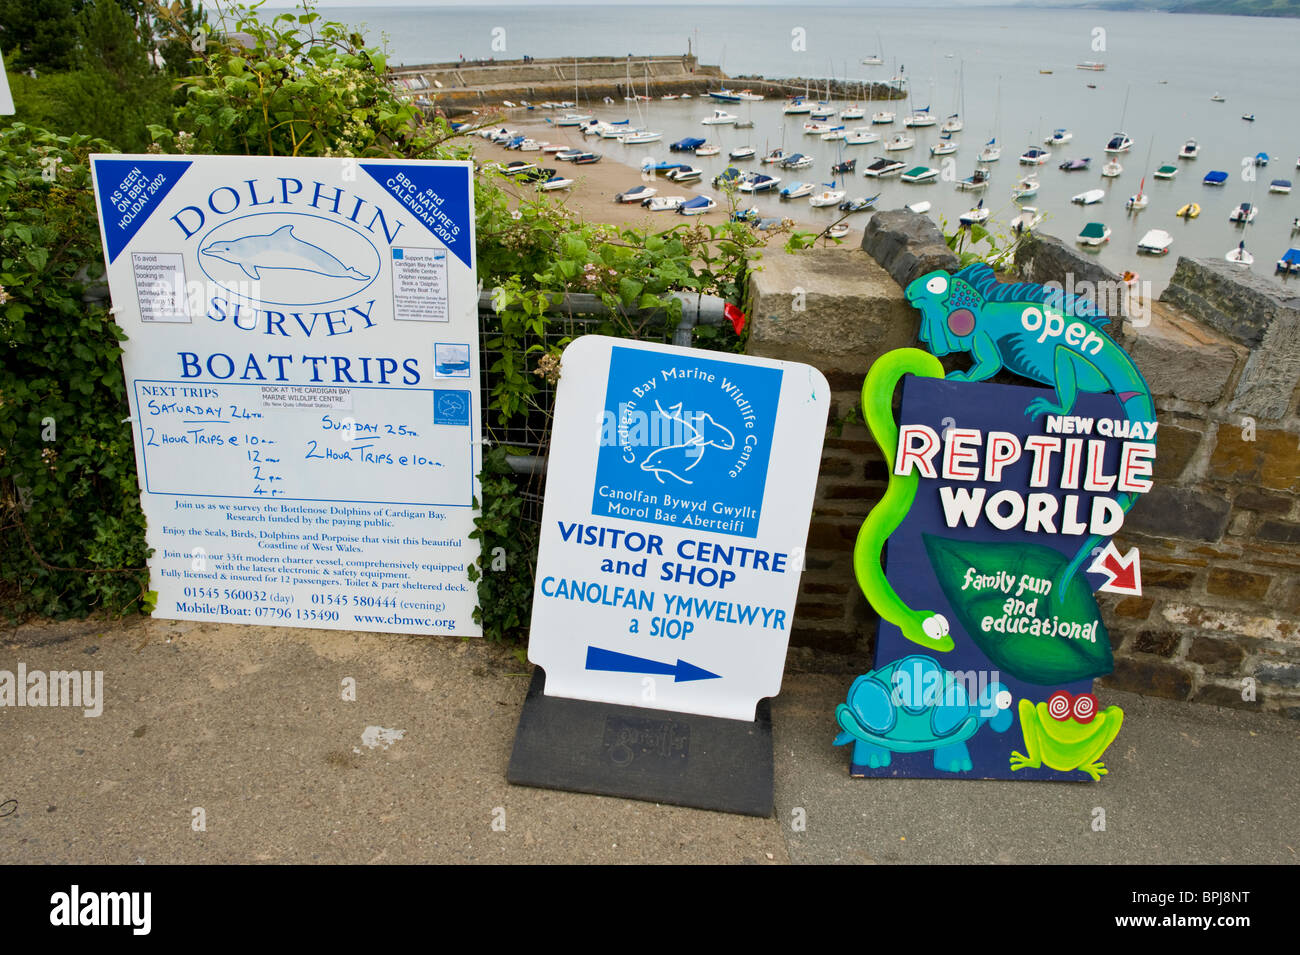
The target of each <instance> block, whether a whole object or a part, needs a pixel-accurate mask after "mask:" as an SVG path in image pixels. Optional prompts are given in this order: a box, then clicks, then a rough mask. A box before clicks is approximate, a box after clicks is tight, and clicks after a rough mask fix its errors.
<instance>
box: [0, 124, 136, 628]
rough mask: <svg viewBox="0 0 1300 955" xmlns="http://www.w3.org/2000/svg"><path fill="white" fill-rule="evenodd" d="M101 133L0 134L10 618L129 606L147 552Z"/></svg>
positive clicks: (5, 548)
mask: <svg viewBox="0 0 1300 955" xmlns="http://www.w3.org/2000/svg"><path fill="white" fill-rule="evenodd" d="M107 148H108V146H107V144H106V143H102V142H98V141H95V140H90V139H87V138H85V137H79V136H74V137H63V136H55V135H53V134H50V133H47V132H44V131H40V130H34V129H31V128H29V127H27V126H25V125H22V124H15V125H13V126H11V127H9V128H7V129H4V130H0V210H3V218H2V219H0V589H3V590H4V591H5V593H4V594H3V598H4V599H3V601H2V604H3V606H4V609H5V611H6V613H7V615H8V616H10V617H11V618H16V617H22V616H25V615H27V614H31V613H40V614H45V615H48V616H52V617H63V616H70V615H84V614H86V613H88V612H90V611H92V610H95V609H97V608H103V609H107V610H109V611H113V612H121V611H123V610H126V609H130V608H132V607H138V606H140V603H141V599H142V597H144V595H145V591H146V588H147V581H148V574H147V573H146V571H145V570H144V567H143V564H144V561H145V559H146V558H147V556H148V551H147V548H146V546H145V537H144V530H145V527H144V516H143V514H142V513H141V512H140V504H139V501H140V491H139V487H138V485H137V484H136V473H135V456H134V454H135V452H134V450H133V448H132V442H131V431H130V429H129V428H126V427H124V426H123V425H122V420H123V419H124V418H126V417H128V415H129V410H128V406H127V400H126V392H125V385H124V382H123V379H122V363H121V354H122V349H121V344H120V342H121V339H122V337H123V336H122V334H121V332H120V331H119V330H118V327H117V324H116V323H115V322H114V321H113V319H112V317H111V316H110V315H109V313H108V309H107V308H106V307H105V305H104V304H95V303H87V302H86V301H84V300H83V296H84V295H85V293H86V291H87V287H88V285H89V284H90V283H92V282H94V281H95V280H96V278H97V277H98V276H100V275H102V273H103V265H102V264H101V263H102V261H103V259H102V252H101V250H100V242H99V229H98V224H97V221H98V220H97V218H96V215H95V200H94V197H93V195H92V193H91V181H90V169H89V166H88V164H87V157H88V155H89V154H90V153H91V152H96V151H98V152H103V151H105V150H106V149H107Z"/></svg>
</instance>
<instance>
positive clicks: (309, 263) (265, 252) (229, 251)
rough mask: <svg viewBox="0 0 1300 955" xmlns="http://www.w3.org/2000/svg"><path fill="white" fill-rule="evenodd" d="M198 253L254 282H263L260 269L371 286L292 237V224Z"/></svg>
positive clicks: (321, 251) (216, 244)
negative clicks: (237, 269)
mask: <svg viewBox="0 0 1300 955" xmlns="http://www.w3.org/2000/svg"><path fill="white" fill-rule="evenodd" d="M199 252H200V253H201V254H203V255H210V256H212V257H213V258H214V259H220V260H221V261H223V262H229V263H230V264H231V265H237V266H239V267H240V268H241V269H243V270H244V274H245V275H247V276H248V277H249V278H251V279H254V280H260V279H261V278H262V276H261V275H260V274H259V270H260V269H296V270H298V271H301V272H315V273H317V274H318V275H324V276H328V277H329V278H335V279H353V280H354V281H357V282H368V281H369V280H370V278H371V276H369V275H366V274H365V273H364V272H361V271H358V270H357V269H354V268H351V267H349V266H346V265H344V264H343V263H342V262H340V261H339V260H338V259H336V258H334V256H332V255H330V254H329V253H328V252H326V251H325V250H324V249H322V248H321V247H320V246H318V245H312V244H311V243H310V242H304V241H303V240H302V239H300V238H298V237H297V236H296V235H294V234H293V225H292V224H290V225H285V226H280V228H278V229H276V230H275V231H274V232H272V233H270V234H269V235H246V236H243V237H241V238H238V239H231V240H230V241H228V242H211V243H209V244H208V247H207V248H206V249H200V250H199Z"/></svg>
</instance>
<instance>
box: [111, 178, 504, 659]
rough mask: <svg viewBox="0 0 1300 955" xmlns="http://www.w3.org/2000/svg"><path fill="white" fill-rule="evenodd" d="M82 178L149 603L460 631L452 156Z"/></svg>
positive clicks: (466, 362)
mask: <svg viewBox="0 0 1300 955" xmlns="http://www.w3.org/2000/svg"><path fill="white" fill-rule="evenodd" d="M92 170H93V173H94V182H95V194H96V199H97V202H98V208H99V217H100V228H101V232H102V235H103V239H104V250H105V259H106V264H107V267H108V281H109V286H110V291H111V293H112V298H113V306H114V316H115V318H116V320H117V322H118V324H119V325H120V326H121V328H122V329H123V330H124V331H125V333H126V336H127V341H126V342H125V344H124V354H123V368H124V370H125V373H126V378H127V389H128V397H129V401H130V409H131V419H130V420H131V424H132V428H133V432H134V437H135V453H136V465H137V469H138V473H139V478H140V492H141V503H142V506H143V509H144V512H145V516H146V518H147V521H148V542H149V545H150V547H152V548H153V557H152V558H151V559H150V561H149V567H150V577H151V586H152V587H153V589H154V590H156V591H157V593H158V599H157V603H156V609H155V610H154V613H155V615H157V616H162V617H169V618H173V619H184V620H213V621H234V622H242V623H261V624H276V625H284V626H300V627H317V628H325V629H348V630H377V631H385V632H396V633H416V634H418V633H429V634H433V633H444V634H460V635H470V636H477V635H478V634H479V633H480V629H479V627H478V625H477V624H476V623H475V622H474V620H473V610H474V607H475V605H476V603H477V600H476V592H475V589H474V587H473V586H472V584H471V583H470V581H469V578H468V574H467V571H466V568H467V566H468V565H469V564H470V563H472V562H473V561H474V559H475V558H476V557H477V550H476V545H474V544H473V543H472V541H471V540H470V539H469V534H470V533H471V532H472V530H473V514H474V501H475V496H476V495H477V493H478V486H477V474H478V472H479V470H480V467H481V460H480V458H481V420H482V409H481V407H480V399H479V392H478V389H477V388H475V387H470V386H469V382H472V381H474V380H476V379H477V376H478V348H477V341H478V314H477V302H478V293H477V279H476V275H475V262H474V215H473V193H472V188H473V180H472V171H471V169H470V167H469V164H467V163H462V162H408V161H404V160H356V159H293V158H287V157H274V158H261V157H242V156H204V157H191V156H175V157H171V156H157V155H147V156H146V155H137V156H131V155H126V156H123V155H97V156H93V157H92ZM465 379H468V381H467V380H465Z"/></svg>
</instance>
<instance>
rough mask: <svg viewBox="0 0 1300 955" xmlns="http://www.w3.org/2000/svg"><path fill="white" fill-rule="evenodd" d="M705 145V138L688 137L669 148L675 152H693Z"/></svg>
mask: <svg viewBox="0 0 1300 955" xmlns="http://www.w3.org/2000/svg"><path fill="white" fill-rule="evenodd" d="M703 145H704V140H702V139H694V138H692V137H687V138H686V139H679V140H677V142H675V143H673V144H672V145H670V146H669V147H668V149H669V150H670V151H671V152H675V153H693V152H695V150H696V149H697V148H698V147H700V146H703Z"/></svg>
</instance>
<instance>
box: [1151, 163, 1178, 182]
mask: <svg viewBox="0 0 1300 955" xmlns="http://www.w3.org/2000/svg"><path fill="white" fill-rule="evenodd" d="M1151 175H1153V176H1155V177H1156V178H1157V179H1173V178H1174V176H1176V175H1178V167H1177V166H1172V165H1170V164H1169V163H1165V164H1164V165H1163V166H1161V167H1160V168H1159V169H1157V170H1156V171H1155V172H1153V173H1152V174H1151Z"/></svg>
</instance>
